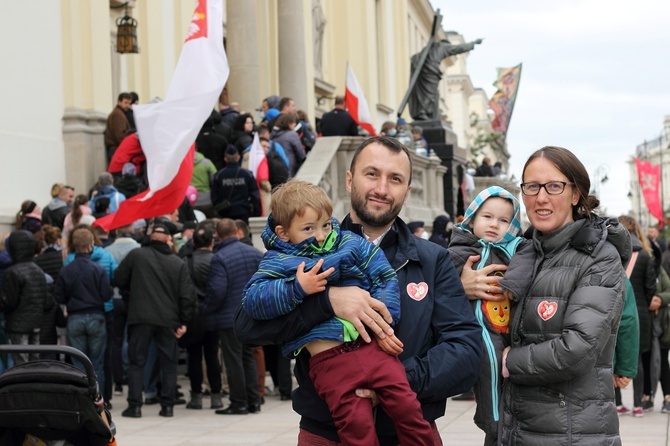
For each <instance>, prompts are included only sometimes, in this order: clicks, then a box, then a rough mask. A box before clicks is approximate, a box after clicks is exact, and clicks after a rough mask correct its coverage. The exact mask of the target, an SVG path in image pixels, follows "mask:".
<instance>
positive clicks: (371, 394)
mask: <svg viewBox="0 0 670 446" xmlns="http://www.w3.org/2000/svg"><path fill="white" fill-rule="evenodd" d="M356 396H358V397H359V398H370V399H371V400H372V407H375V406H376V405H377V404H379V398H377V394H376V393H375V391H374V390H371V389H356Z"/></svg>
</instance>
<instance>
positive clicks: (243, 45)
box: [226, 0, 262, 112]
mask: <svg viewBox="0 0 670 446" xmlns="http://www.w3.org/2000/svg"><path fill="white" fill-rule="evenodd" d="M226 15H227V20H226V54H227V56H228V63H229V64H230V76H229V77H228V100H229V101H234V102H239V103H240V107H241V108H242V110H245V111H247V112H251V111H252V110H253V109H255V108H256V107H259V106H260V105H261V99H262V98H261V97H260V92H259V87H260V85H259V80H258V70H259V66H258V38H257V33H256V26H257V25H256V2H255V1H253V0H252V1H237V0H232V1H231V0H229V1H227V2H226Z"/></svg>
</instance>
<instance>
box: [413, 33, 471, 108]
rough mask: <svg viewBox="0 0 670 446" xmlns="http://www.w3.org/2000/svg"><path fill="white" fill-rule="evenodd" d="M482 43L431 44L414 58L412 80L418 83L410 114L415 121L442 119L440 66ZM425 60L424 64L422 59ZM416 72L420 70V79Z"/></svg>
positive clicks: (415, 85)
mask: <svg viewBox="0 0 670 446" xmlns="http://www.w3.org/2000/svg"><path fill="white" fill-rule="evenodd" d="M480 43H482V39H477V40H475V41H474V42H469V43H463V44H460V45H452V44H451V43H449V41H448V40H446V39H445V40H442V41H440V42H434V41H433V42H431V43H429V45H430V48H429V49H428V51H427V54H425V50H424V51H422V52H421V53H417V54H415V55H413V56H412V67H411V71H410V73H411V74H410V78H414V77H416V82H415V84H414V86H413V88H412V85H410V92H409V114H410V116H412V119H414V120H415V121H428V120H438V119H440V110H439V104H438V99H439V97H440V93H439V91H438V85H439V83H440V79H442V71H441V70H440V64H441V63H442V59H444V58H446V57H450V56H455V55H457V54H461V53H467V52H468V51H472V50H473V49H474V47H475V45H477V44H480ZM422 58H424V59H425V60H424V61H423V64H421V59H422ZM416 70H419V72H418V77H417V73H416Z"/></svg>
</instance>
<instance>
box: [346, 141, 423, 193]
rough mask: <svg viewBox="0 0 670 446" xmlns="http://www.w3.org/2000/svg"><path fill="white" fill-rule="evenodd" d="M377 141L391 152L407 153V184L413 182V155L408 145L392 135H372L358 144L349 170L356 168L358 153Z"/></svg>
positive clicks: (352, 171)
mask: <svg viewBox="0 0 670 446" xmlns="http://www.w3.org/2000/svg"><path fill="white" fill-rule="evenodd" d="M374 142H376V143H377V144H381V145H383V146H384V147H386V148H387V149H389V150H390V151H391V152H393V153H395V154H399V153H400V152H403V153H404V154H405V155H407V159H408V160H409V179H408V181H407V185H408V186H409V185H411V184H412V157H411V156H410V154H409V150H407V147H405V145H404V144H403V143H401V142H400V141H398V140H397V139H395V138H394V137H392V136H372V137H370V138H368V139H366V140H365V141H363V143H362V144H361V145H360V146H358V148H357V149H356V151H355V152H354V157H353V158H352V159H351V165H350V166H349V171H350V172H351V173H352V174H353V173H354V169H355V168H356V160H357V159H358V155H360V153H361V152H362V151H363V149H365V148H366V147H367V146H369V145H370V144H372V143H374Z"/></svg>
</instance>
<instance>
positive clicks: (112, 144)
mask: <svg viewBox="0 0 670 446" xmlns="http://www.w3.org/2000/svg"><path fill="white" fill-rule="evenodd" d="M132 102H133V97H132V96H131V95H130V93H121V94H120V95H119V98H118V100H117V102H116V107H114V110H112V112H111V113H110V114H109V116H107V125H106V126H105V132H104V135H105V149H107V162H108V163H109V161H110V160H111V159H112V155H114V151H115V150H116V148H117V147H118V146H119V144H121V141H122V140H123V138H124V137H125V136H126V132H127V131H128V130H130V123H129V122H128V118H127V117H126V111H128V110H129V109H130V105H131V104H132Z"/></svg>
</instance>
